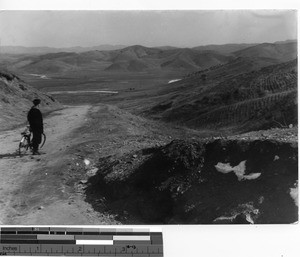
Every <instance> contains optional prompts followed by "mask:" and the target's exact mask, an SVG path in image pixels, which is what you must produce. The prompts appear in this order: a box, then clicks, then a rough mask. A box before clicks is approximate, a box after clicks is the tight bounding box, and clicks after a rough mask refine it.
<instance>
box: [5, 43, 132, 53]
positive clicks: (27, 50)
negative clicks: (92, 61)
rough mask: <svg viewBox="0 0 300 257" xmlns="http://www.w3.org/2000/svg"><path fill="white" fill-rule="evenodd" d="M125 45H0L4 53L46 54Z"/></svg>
mask: <svg viewBox="0 0 300 257" xmlns="http://www.w3.org/2000/svg"><path fill="white" fill-rule="evenodd" d="M124 47H126V46H124V45H99V46H92V47H81V46H74V47H63V48H54V47H24V46H1V53H6V54H30V55H33V54H36V55H40V54H47V53H59V52H74V53H82V52H88V51H96V50H97V51H112V50H117V49H122V48H124Z"/></svg>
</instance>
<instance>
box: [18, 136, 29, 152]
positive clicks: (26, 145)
mask: <svg viewBox="0 0 300 257" xmlns="http://www.w3.org/2000/svg"><path fill="white" fill-rule="evenodd" d="M28 149H29V142H28V140H27V138H26V137H22V139H21V141H20V143H19V154H20V155H21V154H25V153H26V152H27V150H28Z"/></svg>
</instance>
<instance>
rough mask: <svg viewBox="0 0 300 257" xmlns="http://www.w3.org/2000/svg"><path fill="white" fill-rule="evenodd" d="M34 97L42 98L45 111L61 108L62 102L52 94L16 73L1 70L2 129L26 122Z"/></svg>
mask: <svg viewBox="0 0 300 257" xmlns="http://www.w3.org/2000/svg"><path fill="white" fill-rule="evenodd" d="M34 98H39V99H41V100H42V102H41V110H42V111H43V113H47V112H50V111H53V110H56V109H59V108H61V105H60V103H58V102H57V101H56V100H55V99H54V98H53V97H51V96H50V95H48V94H45V93H43V92H40V91H38V90H36V89H34V88H33V87H31V86H29V85H27V84H26V83H25V82H24V81H22V80H20V79H19V78H18V77H17V76H16V75H14V74H12V73H10V72H6V71H1V70H0V108H1V113H0V130H7V129H11V128H12V127H14V126H17V125H20V124H24V123H25V122H26V121H27V112H28V110H29V109H30V108H31V106H32V100H33V99H34Z"/></svg>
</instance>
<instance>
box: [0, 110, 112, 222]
mask: <svg viewBox="0 0 300 257" xmlns="http://www.w3.org/2000/svg"><path fill="white" fill-rule="evenodd" d="M89 108H90V106H76V107H66V108H64V109H63V110H59V111H56V112H54V113H52V114H51V115H50V116H49V117H47V118H46V119H45V120H44V123H45V134H46V135H47V142H46V144H45V146H44V147H43V148H42V149H41V153H42V154H41V155H38V156H32V155H31V154H30V152H28V153H27V154H25V155H23V156H19V155H18V154H17V152H16V150H17V147H18V144H19V140H20V138H21V135H20V132H21V131H22V130H23V129H15V130H11V131H5V132H0V178H1V179H0V224H5V225H7V224H22V225H25V224H28V225H29V224H101V223H102V222H101V217H99V214H96V213H95V212H93V209H92V208H91V206H90V205H89V204H88V203H86V202H85V201H84V197H83V196H82V194H80V193H76V192H75V193H74V188H71V187H70V186H68V185H67V183H66V181H67V179H66V178H65V174H64V169H65V167H66V165H70V163H67V162H68V161H69V160H70V159H72V158H71V156H70V154H69V149H71V148H72V146H74V145H76V144H77V143H78V139H76V137H75V138H74V137H72V131H74V130H76V129H77V128H79V127H80V126H82V124H83V123H84V122H85V120H86V116H87V113H88V111H89ZM103 223H106V224H107V221H106V222H103ZM109 223H111V222H109Z"/></svg>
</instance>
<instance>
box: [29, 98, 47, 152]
mask: <svg viewBox="0 0 300 257" xmlns="http://www.w3.org/2000/svg"><path fill="white" fill-rule="evenodd" d="M32 102H33V106H32V107H31V109H30V110H29V112H28V115H27V120H28V122H29V125H30V130H31V132H32V134H33V137H32V154H33V155H35V154H40V153H39V151H38V149H39V144H40V143H41V142H42V134H43V133H44V125H43V116H42V113H41V111H40V110H39V109H38V105H39V104H40V103H41V100H40V99H34V100H33V101H32Z"/></svg>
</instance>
